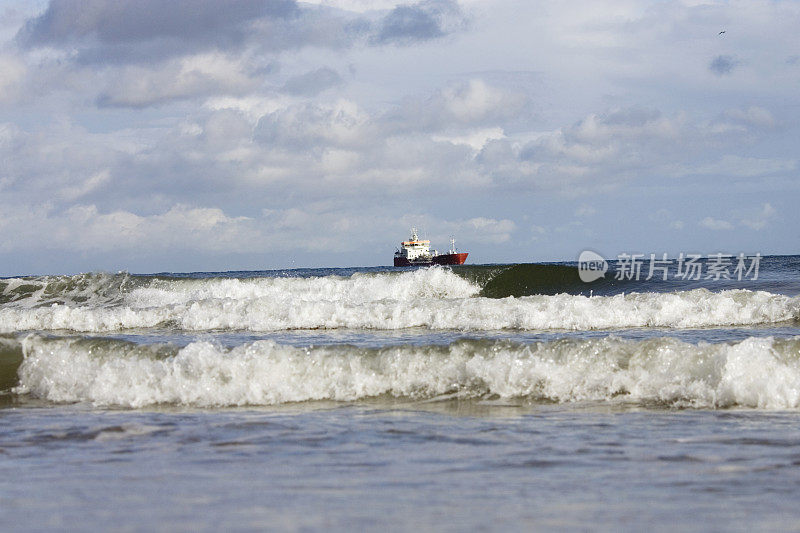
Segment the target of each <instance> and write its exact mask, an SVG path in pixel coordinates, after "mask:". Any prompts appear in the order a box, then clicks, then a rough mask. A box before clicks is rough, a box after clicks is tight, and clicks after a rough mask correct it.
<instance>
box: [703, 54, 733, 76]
mask: <svg viewBox="0 0 800 533" xmlns="http://www.w3.org/2000/svg"><path fill="white" fill-rule="evenodd" d="M738 64H739V61H737V60H736V58H734V57H732V56H717V57H715V58H714V59H713V60H712V61H711V63H710V64H709V65H708V70H710V71H711V72H713V73H714V74H716V75H717V76H724V75H725V74H730V73H731V72H733V69H734V68H736V66H737V65H738Z"/></svg>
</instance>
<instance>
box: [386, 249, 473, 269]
mask: <svg viewBox="0 0 800 533" xmlns="http://www.w3.org/2000/svg"><path fill="white" fill-rule="evenodd" d="M468 255H469V252H463V253H455V254H441V255H435V256H433V257H427V258H425V259H422V258H420V259H418V260H414V261H409V260H408V259H406V258H405V257H395V258H394V266H396V267H404V266H425V265H463V264H464V261H466V260H467V256H468Z"/></svg>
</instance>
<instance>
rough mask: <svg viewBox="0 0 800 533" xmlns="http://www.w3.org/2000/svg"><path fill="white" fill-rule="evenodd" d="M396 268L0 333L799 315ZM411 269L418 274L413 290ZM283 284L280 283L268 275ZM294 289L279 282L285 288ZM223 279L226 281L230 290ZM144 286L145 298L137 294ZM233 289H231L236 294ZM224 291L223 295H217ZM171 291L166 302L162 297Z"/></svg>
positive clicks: (727, 295)
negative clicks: (538, 288) (519, 288)
mask: <svg viewBox="0 0 800 533" xmlns="http://www.w3.org/2000/svg"><path fill="white" fill-rule="evenodd" d="M405 274H406V273H404V274H403V275H400V276H398V275H389V274H387V275H377V276H375V275H372V276H364V277H356V276H354V277H353V278H355V279H352V278H339V279H329V278H313V279H304V278H293V279H289V280H276V279H274V278H271V279H270V281H268V282H264V283H257V282H256V281H253V283H249V282H245V281H240V280H230V281H231V283H230V284H227V283H224V282H223V281H221V280H214V281H213V282H212V281H205V280H201V281H199V282H197V283H196V284H193V283H189V284H178V285H177V286H178V287H180V289H181V290H182V291H185V292H180V291H176V290H174V289H170V290H168V291H167V290H164V291H165V292H163V293H158V294H160V295H159V296H156V297H154V296H153V295H152V294H153V293H152V291H154V290H155V291H162V289H154V288H153V287H152V286H148V287H147V288H145V289H134V290H133V291H131V298H130V299H129V300H126V301H125V303H122V304H115V305H103V306H91V305H75V304H58V303H56V304H52V305H50V306H48V307H36V308H27V307H22V308H20V307H14V306H4V307H3V308H2V309H0V332H3V331H5V332H13V331H26V330H59V329H67V330H74V331H84V332H104V331H116V330H121V329H126V328H151V327H157V326H164V325H167V326H169V327H177V328H179V329H183V330H188V331H206V330H220V329H229V330H249V331H278V330H285V329H336V328H356V329H364V328H367V329H379V330H395V329H403V328H414V327H422V328H429V329H434V330H440V329H456V330H465V331H469V330H494V329H519V330H550V329H567V330H590V329H613V328H632V327H681V328H686V327H710V326H734V325H755V324H767V323H776V322H783V321H790V320H798V319H799V318H800V297H789V296H785V295H779V294H772V293H768V292H763V291H755V292H754V291H748V290H730V291H722V292H716V293H714V292H710V291H708V290H706V289H696V290H692V291H684V292H677V293H641V294H638V293H631V294H625V295H622V294H620V295H616V296H596V297H591V298H590V297H586V296H580V295H568V294H559V295H555V296H525V297H521V298H513V297H511V298H503V299H492V298H484V297H476V296H466V297H465V293H466V294H470V293H472V292H474V291H475V290H476V289H477V288H476V287H475V286H473V285H470V284H469V283H467V282H465V281H464V280H463V279H461V278H459V277H458V276H456V275H454V274H452V273H451V272H449V271H447V270H445V269H432V270H420V271H417V272H409V273H407V274H409V276H412V278H411V280H408V279H406V278H404V277H403V276H404V275H405ZM413 276H419V277H422V278H423V280H426V281H427V284H425V283H423V284H422V288H420V287H419V285H420V284H418V283H417V280H416V279H415V278H413ZM284 282H287V285H285V286H284V288H283V289H281V290H278V289H276V288H275V287H273V285H272V284H273V283H275V284H282V283H284ZM292 285H293V286H294V288H291V287H290V288H288V289H287V288H286V287H287V286H292ZM226 287H231V288H230V289H229V290H228V289H226ZM142 291H145V294H147V296H143V295H142ZM237 291H239V292H237ZM223 294H227V295H228V296H225V297H223V296H222V295H223ZM169 299H172V303H167V300H169Z"/></svg>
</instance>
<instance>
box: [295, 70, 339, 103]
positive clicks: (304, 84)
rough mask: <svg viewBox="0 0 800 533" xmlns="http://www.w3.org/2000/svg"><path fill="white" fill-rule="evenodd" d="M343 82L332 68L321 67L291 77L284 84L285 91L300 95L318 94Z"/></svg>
mask: <svg viewBox="0 0 800 533" xmlns="http://www.w3.org/2000/svg"><path fill="white" fill-rule="evenodd" d="M341 83H342V77H341V76H339V73H338V72H336V71H335V70H333V69H330V68H320V69H317V70H313V71H311V72H306V73H305V74H301V75H299V76H295V77H293V78H290V79H289V80H288V81H287V82H286V83H285V84H284V86H283V91H284V92H287V93H289V94H295V95H300V96H316V95H318V94H319V93H321V92H322V91H324V90H326V89H330V88H331V87H335V86H336V85H339V84H341Z"/></svg>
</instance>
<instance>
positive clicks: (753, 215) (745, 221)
mask: <svg viewBox="0 0 800 533" xmlns="http://www.w3.org/2000/svg"><path fill="white" fill-rule="evenodd" d="M776 214H777V211H776V209H775V208H774V207H772V205H771V204H769V203H765V204H763V205H762V206H761V208H760V209H759V210H757V211H750V213H747V214H745V216H744V217H743V218H742V219H741V223H742V225H744V226H747V227H748V228H751V229H754V230H756V231H760V230H762V229H764V228H765V227H767V224H768V223H769V221H770V220H771V219H773V218H774V217H775V215H776Z"/></svg>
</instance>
